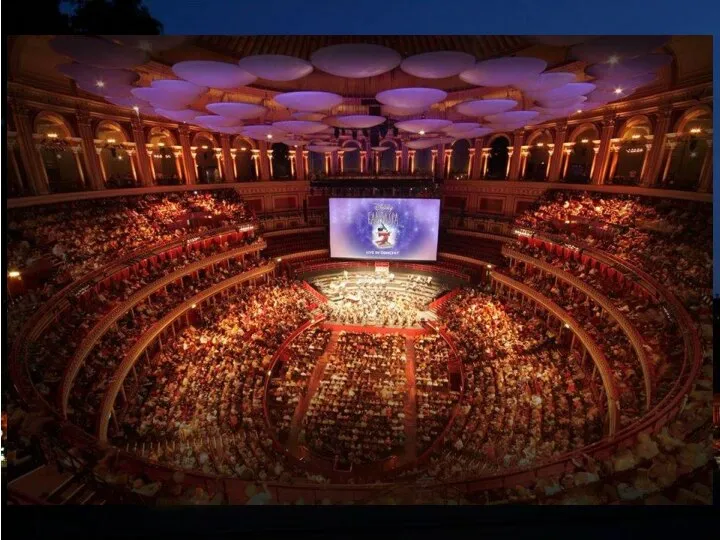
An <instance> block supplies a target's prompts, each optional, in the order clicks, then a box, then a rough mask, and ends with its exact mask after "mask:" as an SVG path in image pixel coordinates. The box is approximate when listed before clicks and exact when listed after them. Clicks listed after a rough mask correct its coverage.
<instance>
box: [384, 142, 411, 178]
mask: <svg viewBox="0 0 720 540" xmlns="http://www.w3.org/2000/svg"><path fill="white" fill-rule="evenodd" d="M391 151H392V150H391ZM409 151H410V149H409V148H408V147H407V146H405V145H403V147H402V149H401V150H399V152H400V166H399V167H398V166H397V153H398V150H396V151H395V169H396V171H397V172H399V173H402V174H409V173H410V153H409ZM386 152H387V150H386Z"/></svg>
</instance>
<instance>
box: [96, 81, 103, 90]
mask: <svg viewBox="0 0 720 540" xmlns="http://www.w3.org/2000/svg"><path fill="white" fill-rule="evenodd" d="M95 86H97V87H98V88H104V87H105V81H95Z"/></svg>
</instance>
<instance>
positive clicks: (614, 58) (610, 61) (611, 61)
mask: <svg viewBox="0 0 720 540" xmlns="http://www.w3.org/2000/svg"><path fill="white" fill-rule="evenodd" d="M619 62H620V57H619V56H618V55H617V54H613V55H612V56H611V57H610V58H608V64H617V63H619Z"/></svg>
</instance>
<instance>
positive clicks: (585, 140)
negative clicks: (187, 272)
mask: <svg viewBox="0 0 720 540" xmlns="http://www.w3.org/2000/svg"><path fill="white" fill-rule="evenodd" d="M580 142H581V143H587V142H588V140H587V139H583V140H581V141H580Z"/></svg>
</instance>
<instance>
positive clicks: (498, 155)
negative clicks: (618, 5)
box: [2, 35, 720, 506]
mask: <svg viewBox="0 0 720 540" xmlns="http://www.w3.org/2000/svg"><path fill="white" fill-rule="evenodd" d="M6 51H7V53H6V54H7V60H8V67H9V69H8V81H7V104H8V105H9V107H8V108H7V111H8V114H7V117H6V123H5V124H6V133H5V135H6V140H7V150H6V163H7V169H6V175H5V179H4V192H5V193H6V201H5V208H4V212H3V214H4V216H5V219H6V221H5V224H4V228H5V231H4V239H5V243H6V247H5V260H6V267H7V268H6V276H5V279H6V290H5V295H6V320H7V325H6V328H5V332H4V335H5V336H6V338H5V346H6V350H7V354H4V355H3V365H2V370H3V380H4V381H6V382H7V383H6V384H5V385H4V386H3V400H2V446H3V469H2V474H3V482H4V484H5V485H6V487H7V490H6V494H7V500H8V503H9V504H14V505H30V504H34V505H105V504H107V505H112V504H125V505H145V506H162V505H183V504H212V505H244V504H252V505H255V504H274V505H280V504H293V505H294V504H307V505H315V504H317V505H321V504H323V505H324V504H332V505H343V504H353V505H368V504H516V503H523V504H538V505H540V504H592V505H611V504H622V505H655V504H698V505H707V504H710V503H711V500H712V491H711V489H712V474H713V470H714V469H715V468H716V464H715V457H714V454H713V452H714V451H715V450H714V448H715V447H717V443H715V445H714V444H713V433H714V430H713V425H714V422H715V425H716V430H715V431H717V429H720V428H717V425H718V424H720V413H717V412H718V411H720V409H718V400H717V399H715V402H714V404H713V387H712V360H713V355H712V307H713V306H712V303H713V289H712V277H713V260H712V257H713V248H712V225H713V205H712V191H713V186H712V177H713V142H712V141H713V117H712V113H713V85H712V76H713V71H712V37H711V36H701V35H678V36H653V35H642V36H605V37H598V36H528V35H517V36H514V35H498V36H429V35H428V36H382V35H379V36H341V35H328V36H302V35H298V36H281V37H272V36H231V35H227V36H225V35H223V36H210V35H207V36H206V35H199V36H169V35H153V36H78V35H72V36H62V35H56V36H55V35H47V36H12V37H10V38H9V39H8V40H7V42H6ZM713 407H715V410H716V413H717V414H715V416H714V418H713Z"/></svg>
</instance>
